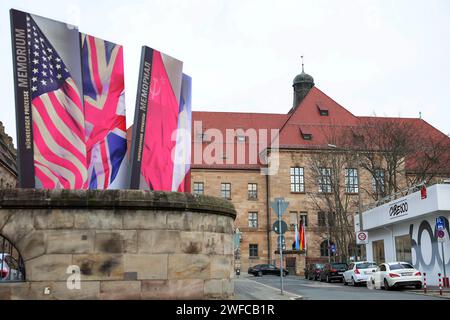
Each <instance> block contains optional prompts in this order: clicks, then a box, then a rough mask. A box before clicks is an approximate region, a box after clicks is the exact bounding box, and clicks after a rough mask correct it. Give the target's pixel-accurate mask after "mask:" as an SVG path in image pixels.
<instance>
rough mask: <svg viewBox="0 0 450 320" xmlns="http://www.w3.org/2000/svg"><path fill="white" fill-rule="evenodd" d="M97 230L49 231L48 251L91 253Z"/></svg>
mask: <svg viewBox="0 0 450 320" xmlns="http://www.w3.org/2000/svg"><path fill="white" fill-rule="evenodd" d="M94 240H95V232H94V231H90V230H50V231H47V253H91V252H93V251H94Z"/></svg>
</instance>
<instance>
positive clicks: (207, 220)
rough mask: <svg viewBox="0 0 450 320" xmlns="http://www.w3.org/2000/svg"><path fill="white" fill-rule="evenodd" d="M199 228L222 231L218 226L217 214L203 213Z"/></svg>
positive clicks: (208, 230)
mask: <svg viewBox="0 0 450 320" xmlns="http://www.w3.org/2000/svg"><path fill="white" fill-rule="evenodd" d="M200 223H201V229H202V230H203V231H207V232H223V231H222V228H219V227H220V226H218V215H216V214H204V215H202V219H201V222H200Z"/></svg>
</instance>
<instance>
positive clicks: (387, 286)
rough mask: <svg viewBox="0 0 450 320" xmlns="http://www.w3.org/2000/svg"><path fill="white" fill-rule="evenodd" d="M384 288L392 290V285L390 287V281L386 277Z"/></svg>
mask: <svg viewBox="0 0 450 320" xmlns="http://www.w3.org/2000/svg"><path fill="white" fill-rule="evenodd" d="M384 290H386V291H389V290H391V287H389V283H388V281H387V280H386V279H384Z"/></svg>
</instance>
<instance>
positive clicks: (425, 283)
mask: <svg viewBox="0 0 450 320" xmlns="http://www.w3.org/2000/svg"><path fill="white" fill-rule="evenodd" d="M423 293H427V273H426V272H424V273H423Z"/></svg>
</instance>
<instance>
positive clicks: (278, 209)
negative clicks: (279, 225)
mask: <svg viewBox="0 0 450 320" xmlns="http://www.w3.org/2000/svg"><path fill="white" fill-rule="evenodd" d="M288 206H289V202H287V201H285V200H284V198H275V200H274V201H272V202H270V207H271V208H272V209H273V211H275V213H276V214H277V216H278V217H281V216H282V215H283V213H284V212H285V211H286V209H287V207H288Z"/></svg>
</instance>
